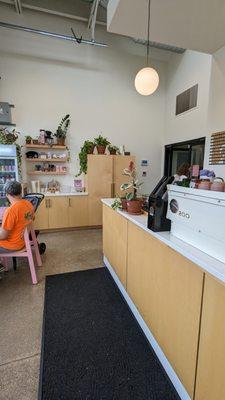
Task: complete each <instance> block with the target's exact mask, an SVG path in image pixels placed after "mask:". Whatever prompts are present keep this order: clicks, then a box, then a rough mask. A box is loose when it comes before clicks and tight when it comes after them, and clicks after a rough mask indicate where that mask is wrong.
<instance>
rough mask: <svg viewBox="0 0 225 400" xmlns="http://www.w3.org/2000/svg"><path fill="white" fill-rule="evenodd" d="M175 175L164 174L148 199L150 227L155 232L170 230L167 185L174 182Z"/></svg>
mask: <svg viewBox="0 0 225 400" xmlns="http://www.w3.org/2000/svg"><path fill="white" fill-rule="evenodd" d="M173 180H174V177H173V176H169V177H168V176H163V177H162V179H160V181H159V182H158V184H157V185H156V187H155V188H154V190H153V191H152V193H151V194H150V196H149V199H148V228H149V229H151V230H152V231H154V232H162V231H170V228H171V221H170V220H169V219H167V218H166V213H167V206H168V196H167V185H169V184H170V183H172V182H173Z"/></svg>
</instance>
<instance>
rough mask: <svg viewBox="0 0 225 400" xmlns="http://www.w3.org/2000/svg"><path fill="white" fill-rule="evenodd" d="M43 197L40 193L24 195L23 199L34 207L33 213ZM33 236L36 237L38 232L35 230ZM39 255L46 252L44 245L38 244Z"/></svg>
mask: <svg viewBox="0 0 225 400" xmlns="http://www.w3.org/2000/svg"><path fill="white" fill-rule="evenodd" d="M44 197H45V196H44V195H43V194H42V193H29V194H26V195H25V196H24V197H23V199H25V200H28V201H30V202H31V204H32V205H33V206H34V211H35V212H36V211H37V209H38V207H39V205H40V204H41V202H42V200H43V199H44ZM35 235H36V237H38V235H39V231H37V230H35ZM38 246H39V251H40V254H44V252H45V250H46V244H45V243H38Z"/></svg>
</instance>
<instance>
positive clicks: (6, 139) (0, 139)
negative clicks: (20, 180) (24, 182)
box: [0, 128, 22, 177]
mask: <svg viewBox="0 0 225 400" xmlns="http://www.w3.org/2000/svg"><path fill="white" fill-rule="evenodd" d="M18 137H19V132H16V130H15V129H13V131H12V132H10V131H8V129H6V128H0V144H15V146H16V155H17V161H18V172H19V176H20V177H21V173H22V153H21V148H22V146H20V145H19V144H18V143H15V142H16V141H17V139H18Z"/></svg>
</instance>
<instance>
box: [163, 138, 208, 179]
mask: <svg viewBox="0 0 225 400" xmlns="http://www.w3.org/2000/svg"><path fill="white" fill-rule="evenodd" d="M204 153H205V137H202V138H199V139H194V140H188V141H186V142H179V143H173V144H168V145H166V146H165V161H164V175H166V176H171V175H174V174H176V173H177V170H178V168H179V167H180V166H181V164H183V163H188V164H190V165H195V164H198V165H199V166H200V169H202V168H203V163H204Z"/></svg>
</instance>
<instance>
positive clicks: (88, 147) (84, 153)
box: [76, 140, 95, 177]
mask: <svg viewBox="0 0 225 400" xmlns="http://www.w3.org/2000/svg"><path fill="white" fill-rule="evenodd" d="M94 147H95V145H94V142H91V141H90V140H85V142H84V144H83V146H82V147H81V149H80V153H79V160H80V171H79V172H78V174H77V175H76V177H77V176H80V175H81V174H82V173H84V174H86V173H87V158H88V154H93V151H94Z"/></svg>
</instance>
